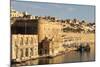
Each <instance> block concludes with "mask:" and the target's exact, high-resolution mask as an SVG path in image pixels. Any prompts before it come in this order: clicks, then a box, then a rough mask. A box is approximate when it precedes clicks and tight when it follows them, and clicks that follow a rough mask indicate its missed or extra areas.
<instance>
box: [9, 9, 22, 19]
mask: <svg viewBox="0 0 100 67" xmlns="http://www.w3.org/2000/svg"><path fill="white" fill-rule="evenodd" d="M10 17H11V18H12V17H23V13H22V12H18V11H16V10H14V9H11V14H10Z"/></svg>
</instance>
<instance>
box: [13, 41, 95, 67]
mask: <svg viewBox="0 0 100 67" xmlns="http://www.w3.org/2000/svg"><path fill="white" fill-rule="evenodd" d="M90 48H91V49H90V51H84V52H80V51H71V52H69V53H67V54H65V55H60V56H57V57H54V58H47V57H46V58H39V59H36V60H29V61H26V62H22V63H21V64H12V67H15V66H19V65H21V66H27V65H41V64H58V63H70V62H83V61H94V60H95V46H94V43H91V44H90Z"/></svg>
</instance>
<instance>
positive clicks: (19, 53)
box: [11, 34, 38, 61]
mask: <svg viewBox="0 0 100 67" xmlns="http://www.w3.org/2000/svg"><path fill="white" fill-rule="evenodd" d="M11 45H12V59H14V60H16V61H23V60H28V59H32V58H33V59H34V58H37V57H38V36H37V35H21V34H18V35H16V34H13V35H12V44H11Z"/></svg>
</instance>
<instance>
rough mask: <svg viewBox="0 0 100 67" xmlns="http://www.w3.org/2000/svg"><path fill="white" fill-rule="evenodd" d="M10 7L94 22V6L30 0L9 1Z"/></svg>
mask: <svg viewBox="0 0 100 67" xmlns="http://www.w3.org/2000/svg"><path fill="white" fill-rule="evenodd" d="M11 8H12V9H15V10H17V11H20V12H28V13H29V14H31V15H33V16H54V17H56V18H58V19H74V18H75V19H79V20H85V21H87V22H95V6H93V5H74V4H59V3H58V4H57V3H56V4H55V3H44V2H32V1H30V2H29V1H11Z"/></svg>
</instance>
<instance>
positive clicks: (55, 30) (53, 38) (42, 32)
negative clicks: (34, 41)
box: [38, 19, 63, 56]
mask: <svg viewBox="0 0 100 67" xmlns="http://www.w3.org/2000/svg"><path fill="white" fill-rule="evenodd" d="M38 36H39V43H40V44H39V51H40V53H41V52H43V51H44V53H45V54H46V55H49V56H56V55H58V54H60V52H61V51H63V47H62V44H61V43H62V37H61V36H62V25H61V23H58V22H52V21H48V20H45V19H39V24H38ZM41 43H42V44H41ZM45 43H46V44H45ZM41 45H42V46H41ZM44 53H43V55H44Z"/></svg>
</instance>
